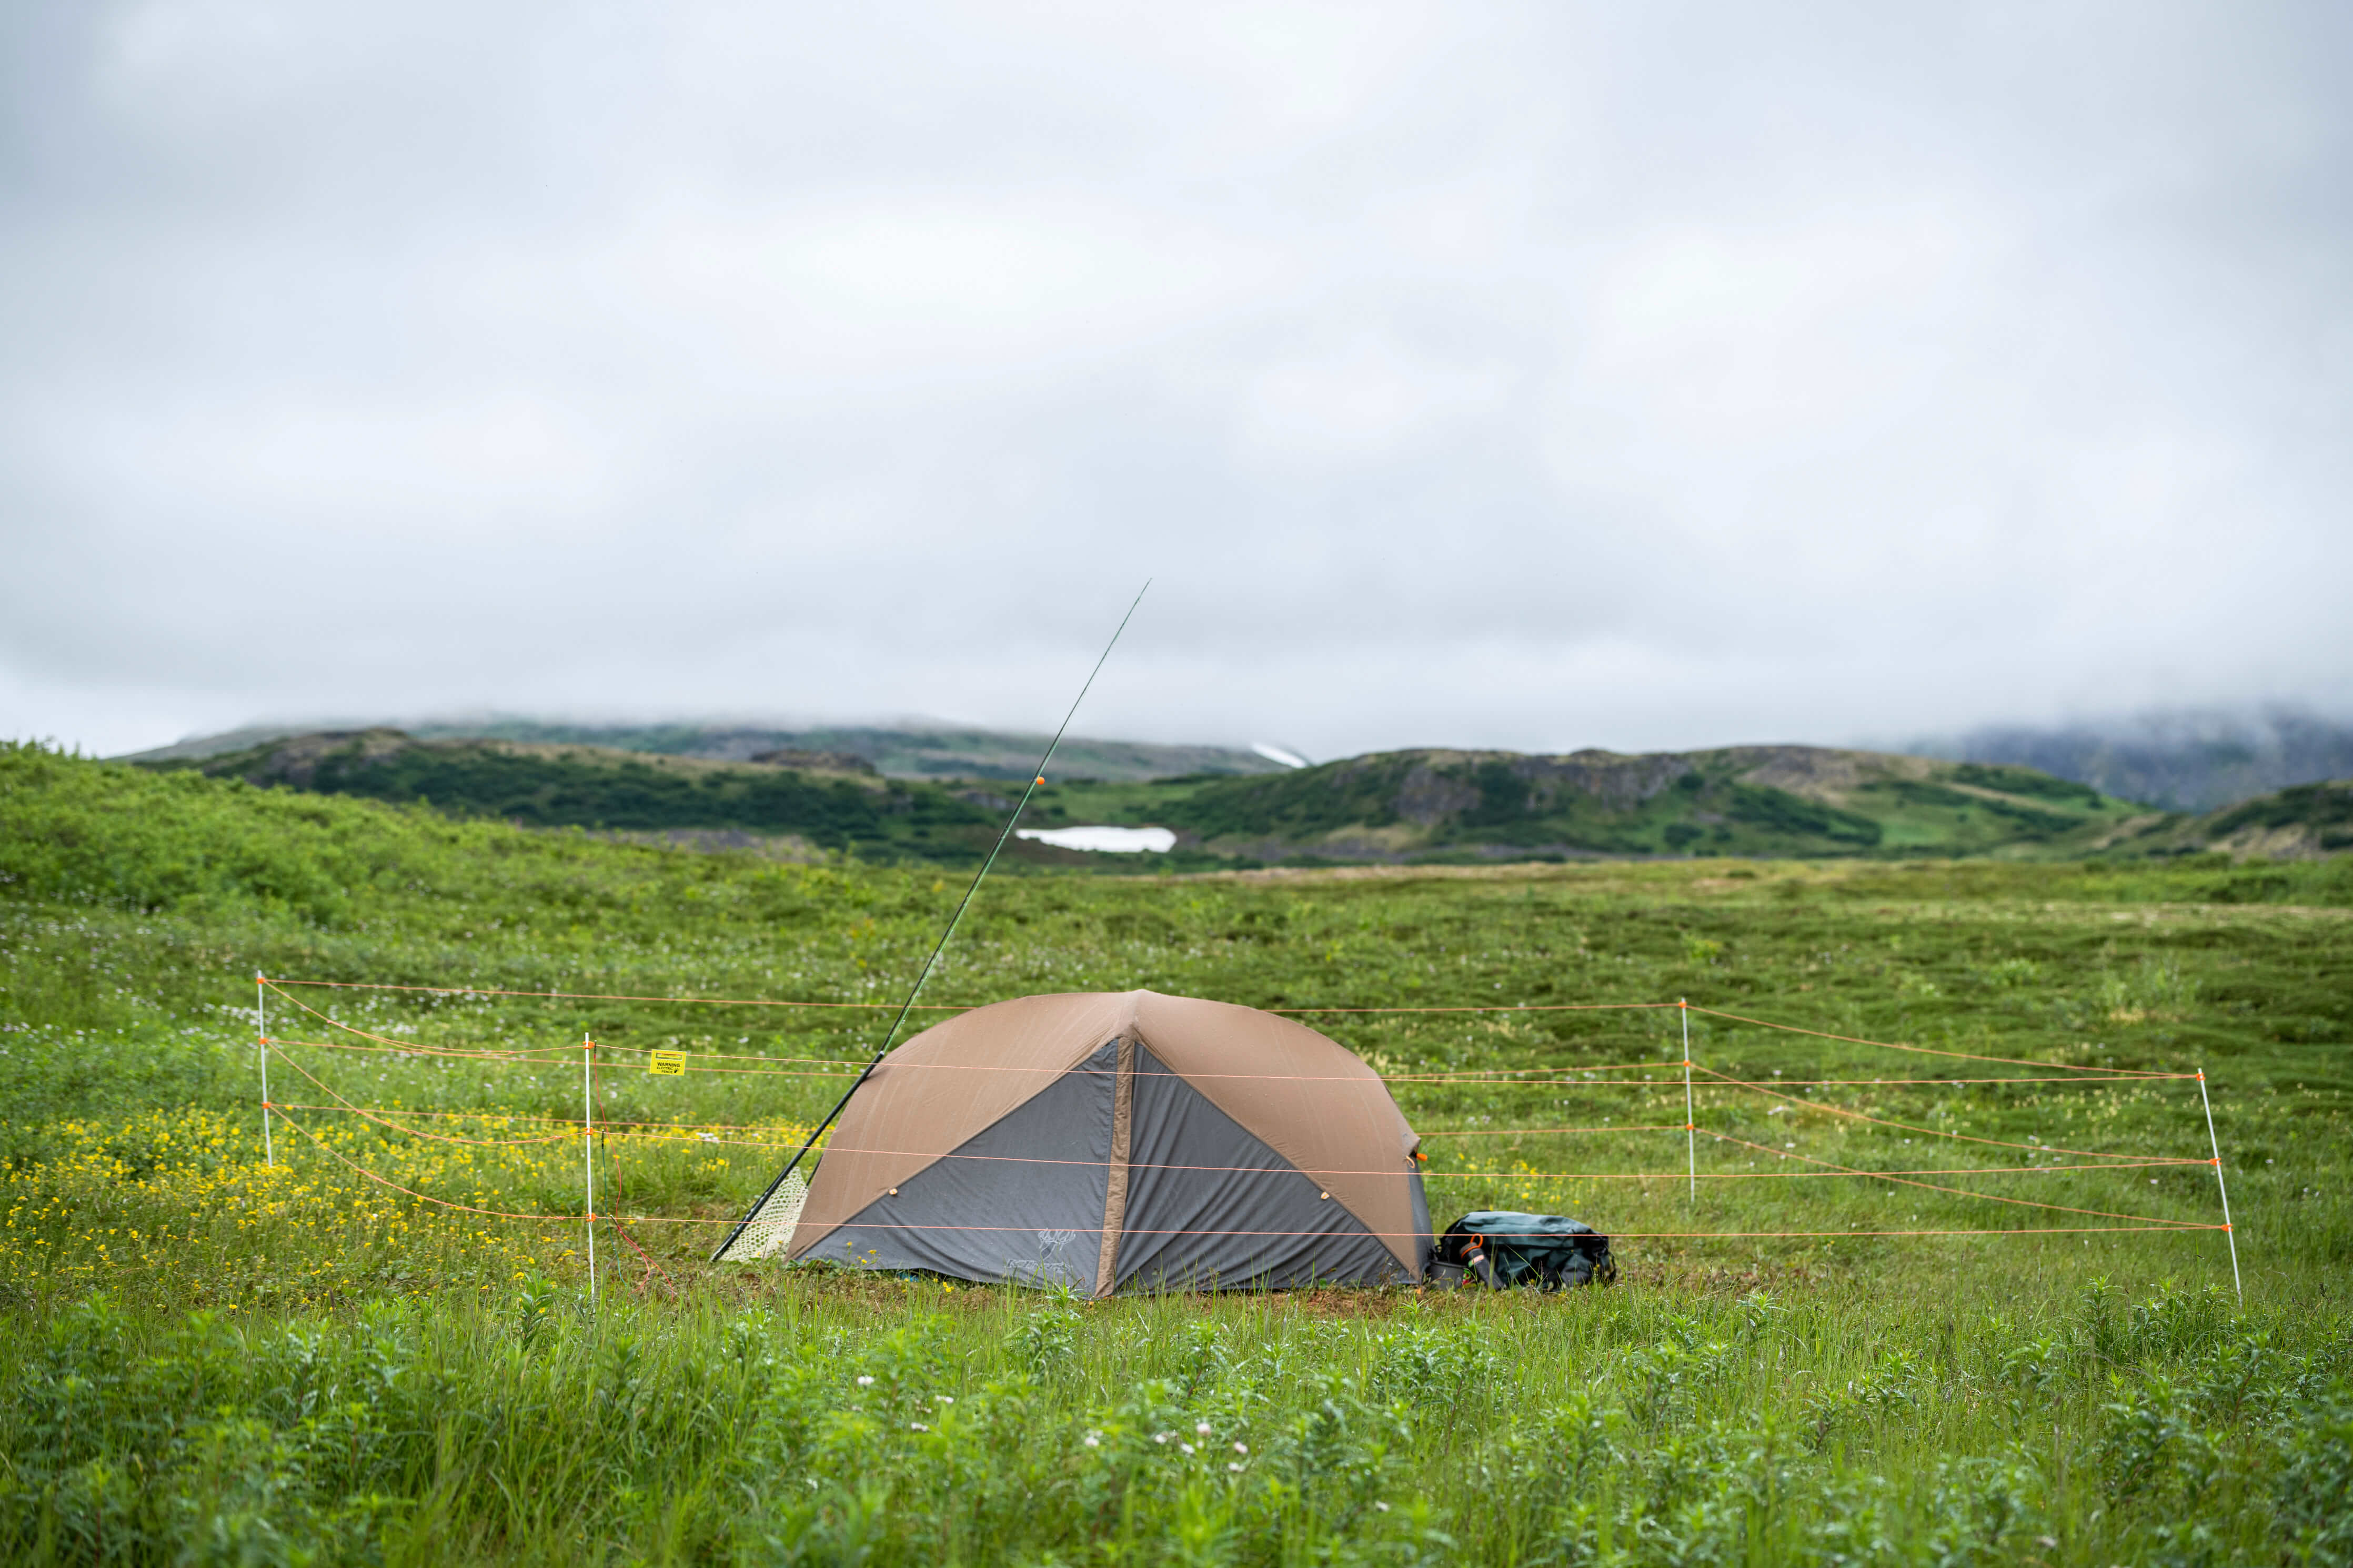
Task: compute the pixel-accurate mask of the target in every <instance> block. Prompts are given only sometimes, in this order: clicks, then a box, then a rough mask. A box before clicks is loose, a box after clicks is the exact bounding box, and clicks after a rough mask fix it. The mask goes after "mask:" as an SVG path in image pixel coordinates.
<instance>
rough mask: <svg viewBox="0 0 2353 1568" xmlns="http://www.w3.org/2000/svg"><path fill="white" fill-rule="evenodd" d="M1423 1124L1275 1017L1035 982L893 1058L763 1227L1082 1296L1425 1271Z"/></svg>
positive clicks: (826, 1253)
mask: <svg viewBox="0 0 2353 1568" xmlns="http://www.w3.org/2000/svg"><path fill="white" fill-rule="evenodd" d="M1418 1144H1419V1139H1418V1138H1416V1137H1415V1135H1414V1132H1413V1130H1412V1129H1411V1128H1410V1127H1409V1126H1408V1125H1407V1124H1406V1121H1405V1117H1404V1116H1403V1115H1402V1114H1401V1113H1400V1112H1399V1111H1398V1108H1397V1102H1396V1101H1395V1100H1392V1099H1391V1098H1390V1096H1389V1092H1388V1087H1387V1086H1386V1085H1385V1084H1383V1083H1382V1082H1381V1080H1380V1079H1379V1077H1378V1076H1377V1075H1376V1074H1375V1073H1374V1072H1373V1070H1372V1068H1369V1067H1367V1066H1366V1065H1365V1063H1364V1062H1363V1061H1361V1060H1360V1059H1358V1058H1356V1056H1355V1055H1354V1054H1352V1053H1351V1052H1350V1051H1348V1050H1347V1049H1346V1048H1345V1047H1343V1046H1341V1045H1339V1044H1338V1043H1337V1042H1336V1041H1334V1040H1331V1039H1328V1038H1326V1037H1324V1036H1323V1035H1320V1034H1317V1033H1316V1032H1315V1031H1314V1030H1313V1029H1310V1028H1308V1027H1306V1026H1304V1025H1301V1024H1297V1023H1293V1021H1291V1020H1290V1019H1288V1018H1282V1017H1277V1016H1274V1015H1273V1014H1271V1013H1261V1012H1260V1011H1258V1010H1257V1009H1255V1008H1250V1007H1239V1006H1234V1005H1229V1004H1227V1003H1222V1002H1208V1001H1203V1000H1200V999H1198V998H1194V997H1187V996H1164V995H1162V994H1159V993H1157V992H1153V991H1130V992H1124V993H1103V992H1092V993H1090V992H1082V993H1073V994H1064V995H1050V996H1026V997H1022V998H1019V999H1018V1000H1016V1001H1010V1002H999V1003H997V1004H995V1005H991V1006H987V1007H978V1008H975V1009H974V1010H973V1011H971V1012H969V1013H965V1014H961V1015H959V1016H956V1017H955V1018H951V1019H949V1020H948V1021H947V1022H945V1023H944V1024H940V1025H937V1026H934V1027H933V1028H930V1029H927V1030H925V1031H924V1032H923V1033H922V1034H920V1035H917V1036H916V1037H914V1038H913V1039H911V1040H909V1041H908V1042H907V1043H906V1044H904V1045H902V1046H901V1047H899V1048H898V1049H896V1050H894V1051H892V1052H891V1053H890V1054H889V1055H888V1056H886V1057H884V1058H882V1060H881V1064H880V1065H879V1066H878V1067H877V1068H875V1070H874V1072H873V1074H872V1076H871V1077H870V1078H869V1079H867V1080H866V1081H865V1083H864V1084H862V1085H861V1086H860V1087H859V1089H857V1091H856V1092H855V1093H854V1094H853V1095H851V1097H850V1098H849V1103H848V1105H847V1106H846V1107H845V1108H844V1110H843V1111H842V1115H841V1121H840V1124H839V1127H838V1128H837V1129H836V1130H835V1132H834V1136H833V1140H832V1142H831V1143H830V1144H829V1145H828V1147H827V1149H826V1151H825V1153H824V1156H823V1158H822V1159H820V1160H819V1162H818V1167H817V1172H816V1174H815V1176H814V1177H813V1178H812V1179H811V1180H810V1182H809V1185H808V1193H807V1200H806V1202H805V1203H804V1204H803V1205H802V1206H801V1209H800V1213H799V1215H798V1217H797V1224H796V1225H794V1226H793V1228H792V1229H791V1230H790V1232H789V1233H788V1234H782V1233H781V1227H778V1233H772V1234H770V1235H769V1236H767V1237H764V1238H763V1241H764V1245H759V1246H757V1247H756V1250H757V1251H758V1252H779V1251H780V1252H782V1253H784V1254H785V1255H786V1256H787V1257H789V1258H796V1259H800V1258H834V1259H838V1260H839V1261H842V1262H846V1263H853V1264H858V1265H862V1266H866V1267H871V1268H920V1269H927V1270H930V1271H932V1272H934V1273H938V1274H944V1275H946V1276H949V1277H951V1278H954V1279H973V1280H991V1281H993V1280H1017V1281H1021V1282H1024V1283H1029V1284H1039V1285H1058V1286H1062V1287H1066V1288H1069V1289H1075V1290H1077V1291H1080V1292H1081V1293H1082V1294H1086V1295H1092V1296H1107V1295H1110V1294H1112V1293H1113V1292H1114V1291H1117V1290H1122V1289H1248V1288H1280V1287H1287V1286H1302V1285H1308V1284H1382V1283H1389V1282H1395V1281H1399V1280H1419V1279H1420V1278H1421V1277H1422V1271H1423V1266H1424V1264H1425V1263H1426V1262H1427V1260H1428V1258H1429V1255H1430V1210H1429V1205H1428V1203H1427V1202H1426V1200H1425V1199H1424V1197H1423V1195H1422V1187H1421V1176H1420V1173H1419V1171H1418V1170H1417V1168H1416V1166H1415V1163H1414V1155H1415V1151H1416V1147H1417V1145H1418ZM747 1239H748V1237H747ZM727 1255H729V1256H736V1257H741V1256H745V1255H746V1252H745V1251H739V1250H737V1249H736V1248H734V1247H730V1248H729V1249H728V1253H727Z"/></svg>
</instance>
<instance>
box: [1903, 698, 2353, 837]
mask: <svg viewBox="0 0 2353 1568" xmlns="http://www.w3.org/2000/svg"><path fill="white" fill-rule="evenodd" d="M1905 749H1906V750H1907V751H1910V752H1915V753H1917V754H1920V755H1923V756H1932V757H1940V758H1947V759H1951V760H1955V761H1967V762H1975V763H2007V764H2011V765H2014V766H2018V767H2027V768H2035V769H2038V770H2040V771H2041V772H2043V773H2050V774H2052V776H2054V777H2057V778H2063V779H2073V780H2074V781H2075V782H2076V783H2078V784H2089V785H2091V786H2092V787H2093V788H2094V789H2096V790H2098V791H2100V792H2101V793H2102V794H2104V795H2115V796H2116V797H2117V798H2118V799H2121V800H2136V801H2144V802H2147V804H2148V805H2155V806H2161V807H2163V808H2164V809H2166V810H2168V811H2189V812H2205V811H2214V810H2219V809H2220V808H2221V807H2223V806H2228V805H2237V804H2238V803H2240V802H2242V801H2247V800H2253V799H2254V798H2255V797H2257V796H2259V795H2270V794H2272V793H2273V792H2274V791H2278V790H2284V789H2288V788H2291V787H2293V786H2295V785H2298V784H2319V783H2322V782H2325V781H2327V780H2329V779H2342V778H2348V777H2353V724H2347V723H2342V722H2339V721H2336V720H2332V719H2327V718H2323V717H2321V716H2319V715H2317V714H2315V713H2312V712H2309V711H2306V710H2300V709H2292V708H2268V709H2262V710H2251V711H2237V712H2232V711H2225V710H2188V709H2182V710H2159V711H2154V712H2148V713H2142V714H2138V715H2135V716H2132V717H2129V718H2123V719H2113V720H2105V721H2095V722H2086V723H2081V724H2061V725H2052V726H2045V727H2036V726H2032V725H2021V724H2005V725H1994V726H1989V727H1987V728H1984V729H1979V730H1975V731H1970V732H1968V734H1965V735H1961V736H1958V737H1956V738H1949V739H1944V740H1932V741H1924V742H1918V743H1916V744H1915V745H1912V746H1908V747H1906V748H1905Z"/></svg>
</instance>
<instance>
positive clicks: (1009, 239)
mask: <svg viewBox="0 0 2353 1568" xmlns="http://www.w3.org/2000/svg"><path fill="white" fill-rule="evenodd" d="M0 28H5V33H0V56H5V62H0V70H5V72H6V75H5V86H6V87H7V89H8V91H7V92H6V93H5V97H6V99H7V100H8V101H7V103H6V105H5V107H0V127H5V130H0V530H5V535H0V537H4V538H5V544H6V549H7V558H8V560H9V563H10V570H9V571H8V572H7V573H6V574H5V578H0V731H14V732H39V733H55V734H61V735H65V736H68V737H69V738H79V739H83V740H86V741H87V742H90V743H91V744H94V745H99V746H102V747H106V748H110V749H112V748H121V747H128V746H131V745H134V744H142V743H148V742H157V741H162V740H167V739H170V738H172V736H173V734H174V733H176V732H177V731H180V730H182V729H196V728H203V727H206V726H208V725H214V724H220V723H227V722H232V721H237V720H242V719H246V718H249V717H254V716H258V715H265V714H299V713H321V714H324V713H343V714H358V713H366V712H412V713H413V712H419V711H424V710H431V709H435V708H452V707H462V706H480V705H495V706H498V707H501V708H506V709H511V710H512V709H525V708H542V709H550V710H566V711H575V712H578V711H590V712H596V711H602V712H636V713H653V712H659V713H681V712H732V713H746V712H774V713H788V714H795V715H800V716H808V717H816V716H837V717H858V716H871V715H880V714H896V713H909V712H928V713H937V714H946V715H952V716H955V717H960V718H969V719H972V720H975V721H989V722H1004V723H1024V724H1036V723H1038V722H1040V721H1042V720H1043V719H1045V718H1049V717H1050V716H1051V713H1052V710H1054V709H1055V707H1056V705H1057V703H1058V702H1059V701H1060V700H1061V699H1060V693H1062V692H1063V691H1065V690H1066V689H1068V688H1069V686H1070V685H1071V681H1072V680H1074V679H1075V678H1076V674H1077V672H1078V671H1079V670H1081V669H1082V668H1083V667H1084V664H1085V663H1086V661H1087V660H1088V659H1089V658H1091V657H1092V646H1093V644H1094V643H1095V640H1096V639H1097V638H1099V637H1101V636H1102V635H1103V632H1104V631H1105V630H1106V629H1107V628H1108V626H1109V624H1110V621H1111V620H1112V619H1113V618H1114V617H1115V616H1116V614H1117V611H1118V609H1119V607H1120V606H1121V605H1124V601H1125V597H1126V595H1128V594H1130V593H1132V592H1133V591H1134V584H1136V583H1137V582H1140V581H1141V580H1142V579H1143V578H1144V577H1145V576H1146V575H1153V576H1155V579H1156V582H1157V585H1156V586H1155V590H1154V594H1153V596H1152V598H1151V600H1150V601H1149V602H1148V606H1147V610H1146V613H1145V615H1144V616H1141V617H1140V618H1139V621H1138V624H1137V626H1136V628H1135V631H1134V634H1133V641H1132V643H1131V645H1130V646H1129V647H1127V649H1126V650H1125V651H1124V653H1123V655H1122V660H1121V664H1120V667H1119V668H1118V669H1117V670H1115V671H1114V672H1113V675H1112V676H1111V678H1109V679H1107V680H1106V681H1105V683H1104V684H1103V686H1102V687H1101V688H1100V689H1099V693H1098V696H1097V698H1096V699H1094V700H1091V705H1090V715H1089V722H1090V725H1091V727H1092V728H1094V729H1096V730H1098V731H1124V732H1130V733H1135V734H1139V735H1145V736H1154V737H1166V738H1172V739H1173V738H1198V739H1220V740H1249V739H1252V738H1259V737H1261V736H1263V735H1264V734H1269V733H1272V734H1278V735H1280V736H1281V737H1282V738H1284V739H1285V740H1286V741H1289V742H1295V743H1297V744H1300V745H1303V746H1305V747H1307V748H1308V749H1309V750H1310V751H1312V752H1316V753H1317V754H1322V755H1329V754H1335V753H1337V752H1345V751H1351V750H1356V749H1362V748H1366V747H1370V746H1377V745H1385V744H1398V743H1410V742H1421V741H1447V742H1487V743H1494V744H1506V745H1524V746H1570V745H1578V744H1588V743H1604V744H1618V745H1651V744H1674V743H1697V742H1710V741H1729V740H1736V739H1765V738H1810V739H1822V740H1835V739H1841V738H1844V737H1848V736H1853V735H1864V734H1878V735H1887V734H1896V733H1904V732H1908V731H1926V730H1939V729H1940V730H1951V729H1955V728H1958V727H1961V726H1964V725H1967V724H1969V723H1973V722H1978V721H1988V720H2001V719H2024V718H2033V717H2038V716H2043V715H2048V714H2052V713H2056V712H2060V711H2063V710H2070V709H2091V710H2107V709H2116V708H2122V707H2127V706H2131V705H2134V704H2136V703H2138V702H2143V701H2148V700H2167V701H2182V700H2190V701H2212V700H2225V701H2227V700H2253V699H2260V698H2289V699H2300V700H2307V701H2318V702H2323V703H2329V702H2337V701H2343V700H2348V699H2353V679H2348V675H2353V633H2348V630H2347V629H2346V626H2347V617H2345V616H2343V615H2342V613H2341V605H2340V601H2341V598H2342V594H2341V591H2340V590H2339V589H2338V588H2337V584H2339V583H2341V582H2343V581H2345V580H2347V578H2348V567H2353V559H2349V557H2353V533H2348V531H2347V530H2346V529H2345V528H2344V527H2343V526H2342V523H2341V521H2339V519H2340V517H2341V514H2342V510H2343V505H2344V502H2343V499H2342V498H2343V497H2344V496H2345V495H2346V494H2347V493H2348V490H2347V483H2348V479H2353V474H2348V467H2353V458H2348V452H2353V445H2348V442H2347V440H2346V438H2345V437H2346V436H2347V431H2346V428H2345V424H2346V417H2347V416H2346V414H2345V410H2346V409H2347V408H2348V406H2353V400H2349V399H2348V393H2349V392H2353V387H2348V378H2353V371H2348V366H2353V354H2348V349H2353V310H2348V290H2347V285H2346V282H2345V279H2346V278H2347V277H2348V275H2353V273H2348V266H2347V262H2348V232H2353V223H2348V217H2353V215H2349V214H2348V201H2353V167H2348V164H2353V158H2348V126H2353V113H2348V110H2347V109H2346V108H2345V107H2344V103H2343V95H2342V94H2341V92H2339V91H2338V90H2337V84H2336V83H2335V82H2334V80H2333V78H2332V71H2333V65H2332V62H2335V61H2339V60H2342V59H2343V58H2346V55H2347V45H2348V43H2349V42H2353V38H2348V32H2353V26H2348V23H2347V22H2346V21H2345V20H2344V19H2343V17H2342V16H2341V15H2340V14H2339V13H2338V12H2337V11H2336V10H2335V9H2334V8H2330V7H2323V6H2311V7H2297V6H2260V5H2257V6H2237V7H2229V8H2221V7H2197V6H2170V7H2169V6H2148V5H2134V6H2111V7H2103V6H2073V7H2070V6H2059V7H2052V6H2033V7H2024V6H2021V7H2011V8H2005V7H2000V6H1993V7H1970V8H1967V9H1965V10H1961V11H1952V10H1949V9H1945V10H1939V9H1936V8H1930V7H1912V8H1901V9H1897V8H1889V7H1884V6H1869V5H1858V6H1852V7H1806V8H1802V9H1791V10H1788V11H1783V12H1778V13H1774V12H1766V11H1761V10H1759V9H1757V8H1755V7H1743V6H1720V7H1706V6H1694V7H1649V8H1644V9H1642V10H1641V11H1640V12H1634V13H1629V12H1625V11H1623V10H1620V9H1617V8H1604V7H1598V6H1597V7H1571V6H1553V5H1530V6H1514V5H1497V6H1491V7H1478V8H1473V7H1463V6H1426V7H1425V6H1410V5H1395V6H1368V5H1346V6H1331V7H1323V6H1314V5H1303V6H1296V7H1275V6H1266V5H1248V6H1234V7H1214V6H1213V7H1206V8H1198V7H1187V8H1179V9H1177V10H1175V11H1171V10H1168V9H1166V8H1156V9H1155V8H1148V7H1134V8H1125V9H1113V8H1102V7H1075V6H1072V7H1065V6H1055V5H1037V6H988V7H979V6H957V5H933V6H928V7H923V8H919V9H913V10H907V9H902V10H895V11H891V12H888V13H880V12H870V11H858V10H854V9H853V10H851V11H849V12H840V11H836V12H833V13H818V12H808V13H805V14H803V13H787V12H782V11H778V10H776V9H775V8H771V7H757V6H734V5H679V6H670V7H661V8H651V7H649V8H642V9H639V10H637V11H634V12H623V11H620V10H617V9H612V8H605V9H592V8H587V7H554V6H547V7H512V8H505V9H501V10H498V11H494V12H489V13H484V12H481V11H480V10H479V8H476V9H463V8H459V7H454V6H437V5H418V6H411V7H405V8H401V9H399V10H396V11H394V12H383V11H375V12H370V11H364V10H362V9H359V8H344V9H337V8H332V7H324V6H308V7H304V6H293V5H269V4H259V5H227V4H225V3H211V0H207V3H203V4H169V3H151V4H146V5H114V6H105V5H90V6H84V5H24V6H20V7H16V8H15V9H14V10H13V11H12V12H11V13H10V15H9V16H8V17H7V18H6V19H5V21H0Z"/></svg>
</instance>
